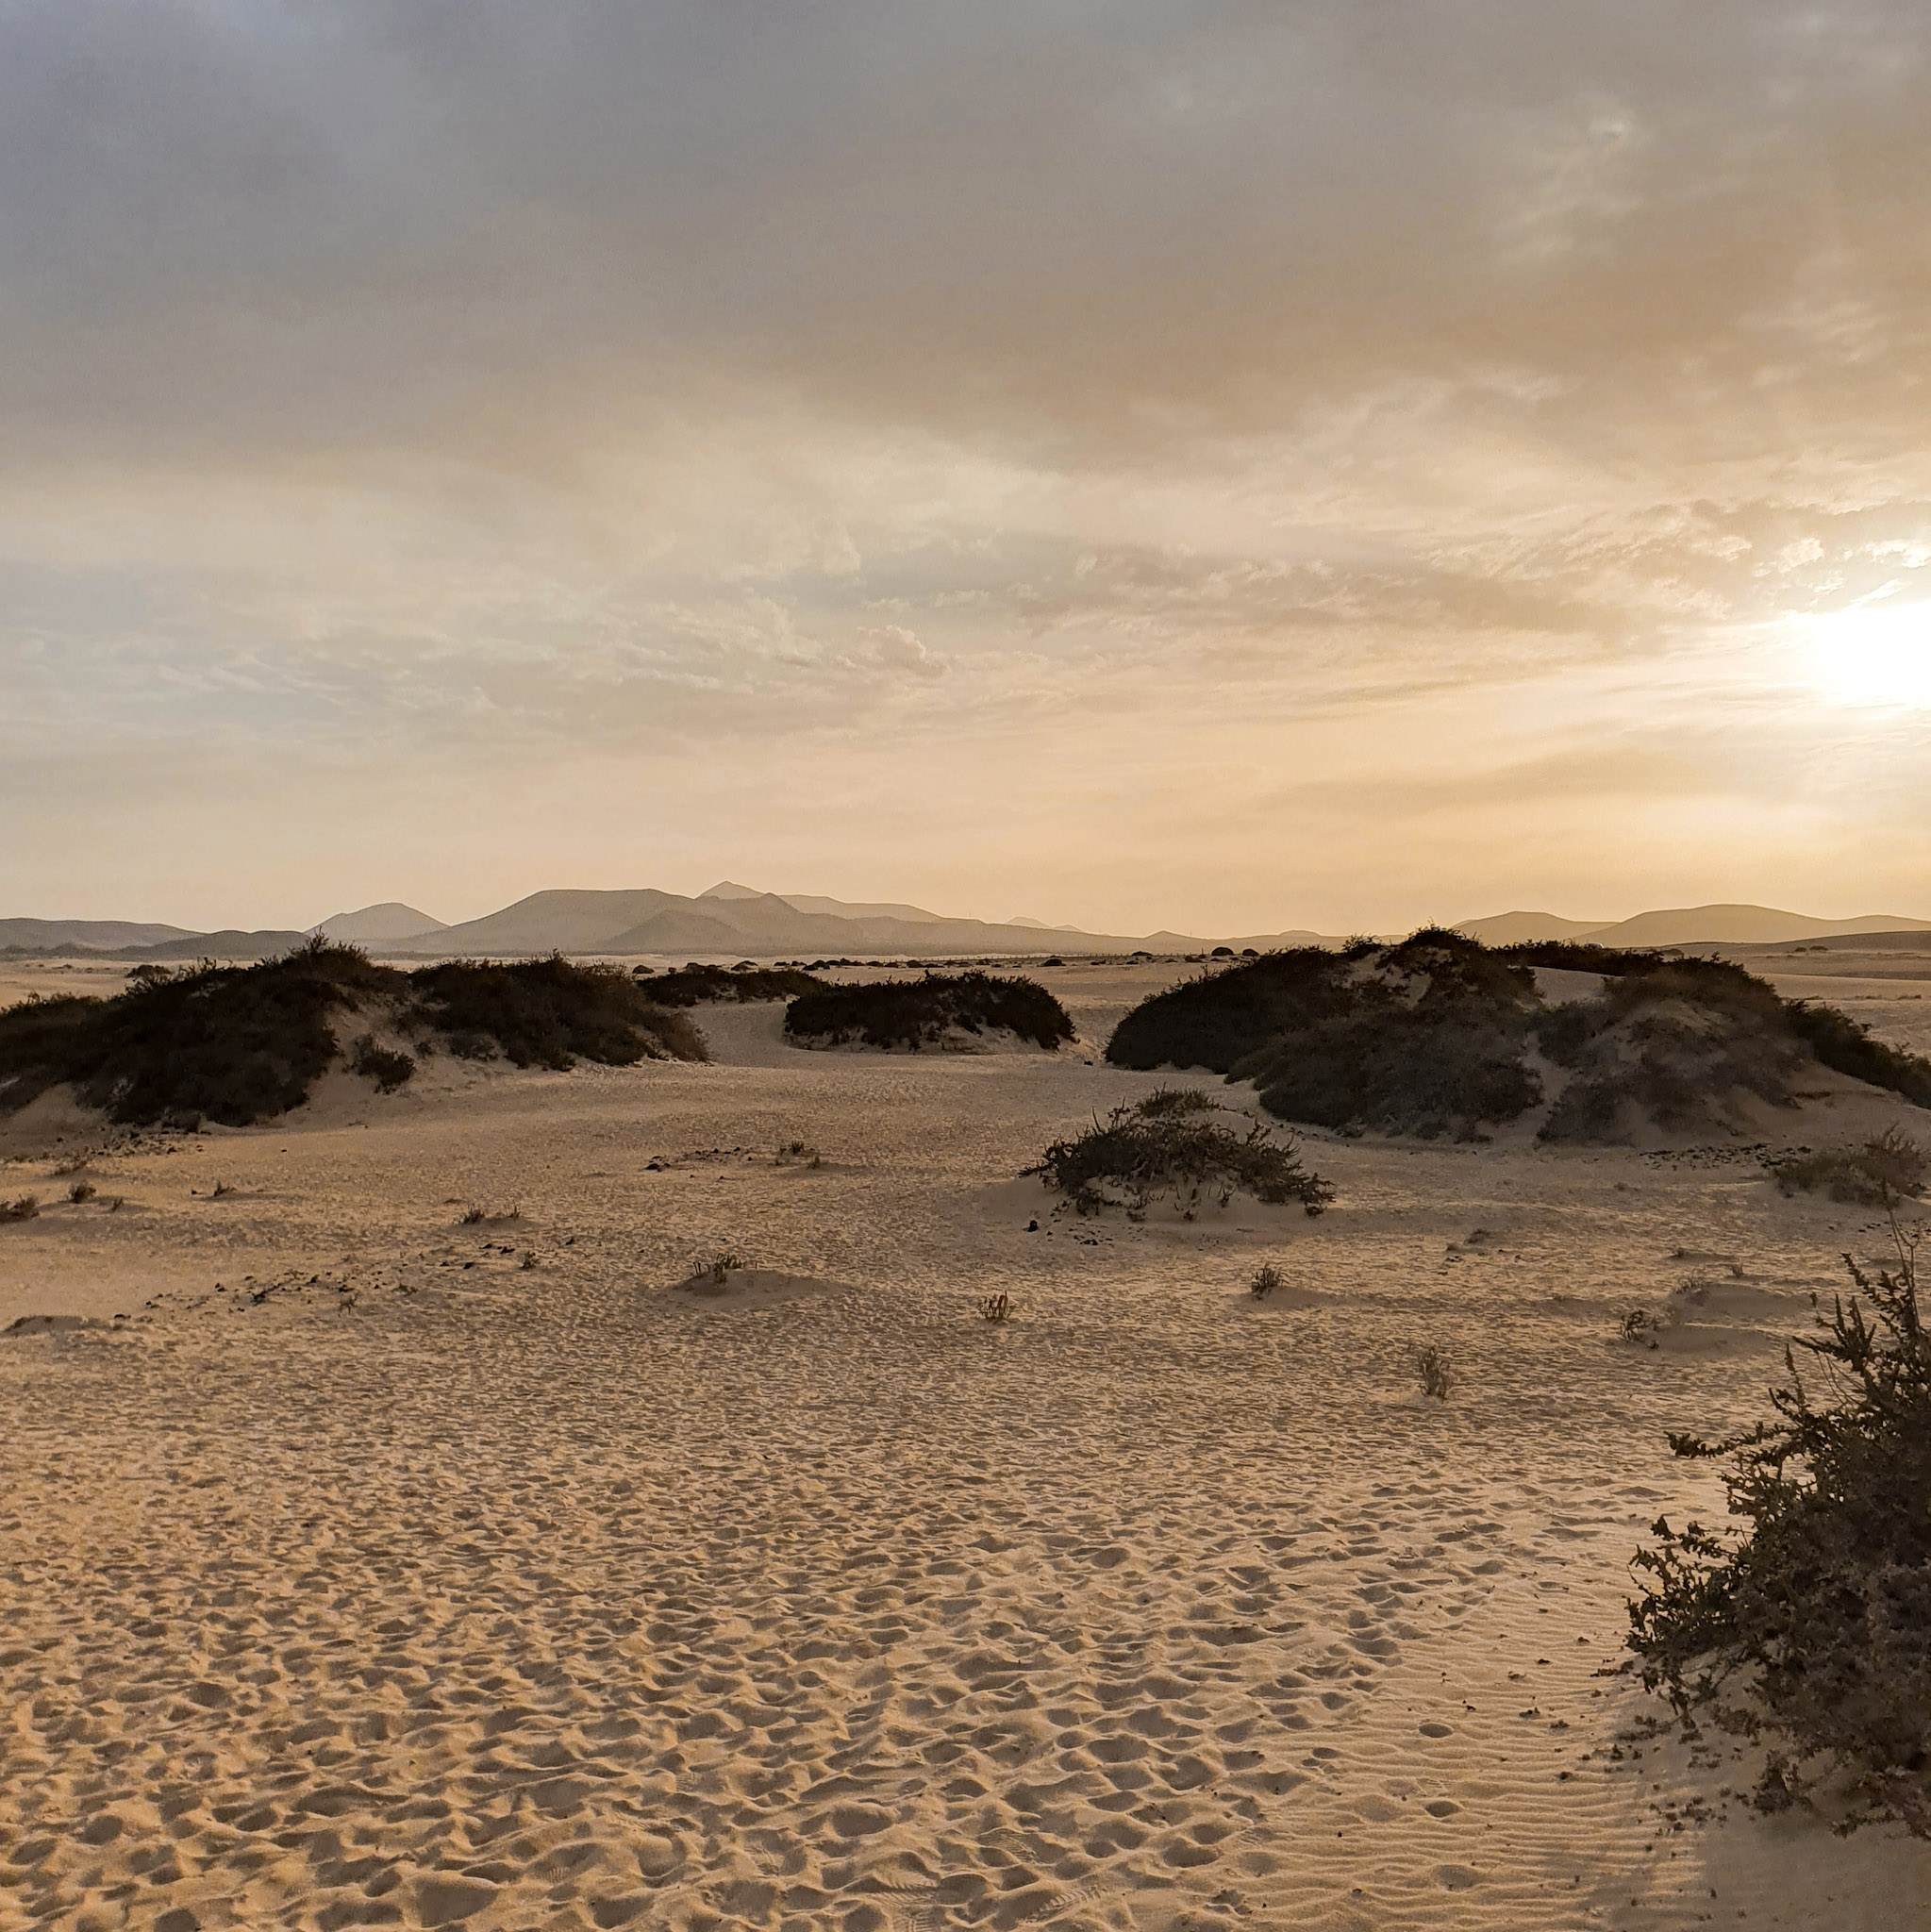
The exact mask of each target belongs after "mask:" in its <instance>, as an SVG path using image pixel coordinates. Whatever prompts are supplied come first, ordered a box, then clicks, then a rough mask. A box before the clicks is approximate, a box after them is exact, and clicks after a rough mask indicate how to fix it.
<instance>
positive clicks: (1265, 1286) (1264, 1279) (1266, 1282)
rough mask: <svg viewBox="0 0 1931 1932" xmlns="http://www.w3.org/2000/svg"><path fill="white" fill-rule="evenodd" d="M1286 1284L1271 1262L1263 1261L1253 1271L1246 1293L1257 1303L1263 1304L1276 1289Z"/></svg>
mask: <svg viewBox="0 0 1931 1932" xmlns="http://www.w3.org/2000/svg"><path fill="white" fill-rule="evenodd" d="M1286 1285H1287V1284H1286V1283H1285V1282H1284V1281H1283V1280H1282V1278H1281V1271H1280V1270H1279V1269H1278V1268H1276V1267H1275V1266H1274V1265H1273V1262H1272V1261H1263V1262H1262V1263H1261V1264H1260V1266H1259V1267H1258V1268H1257V1269H1256V1270H1255V1271H1254V1279H1253V1280H1252V1281H1250V1282H1249V1283H1248V1284H1247V1292H1248V1293H1249V1294H1251V1295H1252V1296H1253V1297H1254V1299H1255V1300H1256V1301H1257V1302H1264V1301H1265V1300H1266V1299H1267V1298H1268V1296H1269V1295H1271V1294H1273V1291H1275V1290H1276V1289H1278V1288H1284V1287H1285V1286H1286Z"/></svg>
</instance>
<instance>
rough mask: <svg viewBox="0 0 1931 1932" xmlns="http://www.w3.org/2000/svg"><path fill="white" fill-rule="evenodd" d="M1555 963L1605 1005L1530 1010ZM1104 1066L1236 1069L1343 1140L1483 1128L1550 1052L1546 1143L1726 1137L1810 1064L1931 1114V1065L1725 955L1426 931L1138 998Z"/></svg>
mask: <svg viewBox="0 0 1931 1932" xmlns="http://www.w3.org/2000/svg"><path fill="white" fill-rule="evenodd" d="M1556 964H1559V965H1561V966H1562V967H1564V968H1566V969H1570V970H1587V971H1592V972H1598V973H1601V974H1604V975H1605V978H1604V982H1603V991H1602V993H1601V994H1600V996H1599V997H1597V998H1594V999H1588V1000H1580V1001H1574V1002H1571V1003H1569V1004H1566V1005H1563V1006H1557V1007H1550V1006H1545V1005H1544V1004H1543V1003H1542V1001H1541V999H1540V995H1539V993H1538V991H1537V990H1536V984H1535V978H1534V974H1533V972H1532V971H1531V970H1530V969H1531V966H1532V965H1556ZM1538 1054H1540V1056H1542V1057H1543V1058H1541V1059H1540V1060H1539V1059H1538V1058H1537V1056H1538ZM1107 1059H1108V1060H1110V1061H1111V1062H1112V1063H1113V1064H1114V1065H1116V1066H1123V1067H1131V1068H1135V1069H1138V1070H1142V1071H1145V1070H1151V1069H1153V1068H1155V1067H1159V1066H1176V1067H1206V1068H1210V1069H1211V1070H1212V1071H1214V1072H1215V1073H1218V1074H1224V1075H1226V1076H1227V1077H1229V1078H1231V1079H1246V1080H1251V1081H1252V1082H1253V1083H1254V1085H1255V1088H1256V1090H1257V1092H1258V1094H1259V1096H1260V1101H1261V1105H1262V1106H1263V1107H1265V1108H1267V1109H1268V1111H1269V1112H1271V1113H1273V1114H1275V1115H1278V1116H1279V1117H1280V1118H1282V1119H1284V1120H1293V1121H1306V1122H1308V1123H1310V1124H1314V1125H1319V1126H1324V1127H1330V1128H1334V1129H1336V1130H1338V1131H1340V1132H1347V1133H1354V1132H1360V1131H1375V1132H1382V1133H1395V1134H1415V1135H1422V1136H1430V1137H1433V1136H1443V1135H1446V1136H1453V1137H1461V1138H1467V1137H1472V1136H1475V1135H1479V1134H1481V1133H1484V1132H1486V1131H1488V1130H1490V1128H1493V1127H1496V1126H1501V1125H1504V1124H1507V1123H1509V1122H1511V1121H1516V1120H1520V1119H1522V1118H1523V1116H1524V1115H1525V1114H1527V1113H1529V1112H1530V1110H1531V1109H1532V1108H1537V1107H1538V1106H1540V1105H1541V1104H1542V1102H1543V1101H1544V1099H1545V1096H1546V1095H1547V1093H1548V1091H1549V1090H1548V1089H1547V1088H1546V1087H1545V1084H1544V1080H1543V1073H1545V1072H1546V1071H1547V1070H1548V1063H1549V1062H1553V1063H1554V1065H1555V1067H1556V1069H1558V1070H1560V1074H1561V1075H1562V1076H1566V1077H1562V1078H1560V1080H1559V1085H1560V1091H1559V1093H1557V1094H1556V1097H1555V1099H1554V1101H1553V1104H1552V1105H1551V1106H1550V1108H1549V1111H1548V1114H1547V1117H1546V1119H1545V1120H1544V1121H1543V1122H1542V1123H1541V1124H1540V1130H1539V1132H1540V1138H1541V1139H1542V1140H1543V1141H1550V1142H1616V1141H1629V1140H1632V1139H1636V1138H1639V1137H1640V1136H1642V1135H1644V1134H1647V1133H1650V1132H1653V1131H1662V1132H1665V1133H1669V1134H1673V1135H1676V1136H1684V1135H1691V1134H1696V1135H1702V1134H1708V1135H1718V1136H1721V1135H1724V1134H1727V1133H1730V1132H1732V1131H1735V1130H1738V1129H1739V1128H1740V1126H1741V1125H1743V1124H1745V1122H1746V1121H1747V1118H1748V1106H1747V1103H1750V1102H1756V1103H1762V1104H1765V1105H1769V1106H1773V1107H1781V1106H1790V1105H1794V1103H1795V1099H1796V1091H1797V1085H1798V1083H1799V1079H1800V1076H1801V1074H1802V1071H1803V1069H1804V1068H1805V1067H1806V1066H1810V1067H1815V1066H1816V1065H1817V1064H1818V1063H1819V1062H1822V1063H1823V1065H1825V1066H1829V1067H1833V1068H1835V1069H1837V1070H1838V1071H1839V1072H1842V1073H1846V1074H1852V1075H1853V1076H1854V1077H1856V1078H1858V1079H1862V1080H1867V1081H1870V1082H1872V1083H1873V1084H1875V1085H1879V1086H1883V1087H1886V1088H1889V1089H1890V1090H1891V1091H1895V1092H1898V1093H1901V1094H1903V1095H1904V1096H1905V1097H1906V1099H1909V1100H1912V1101H1914V1102H1917V1103H1919V1104H1921V1105H1931V1061H1926V1060H1924V1059H1923V1058H1920V1057H1918V1056H1916V1055H1914V1054H1908V1053H1905V1052H1902V1051H1900V1050H1899V1049H1897V1048H1894V1047H1889V1046H1886V1045H1885V1044H1884V1043H1883V1042H1882V1041H1877V1040H1874V1039H1873V1037H1872V1036H1871V1034H1870V1032H1869V1030H1868V1029H1867V1028H1865V1027H1863V1026H1861V1025H1860V1024H1858V1023H1857V1022H1856V1021H1854V1020H1852V1019H1849V1018H1848V1017H1847V1016H1846V1015H1844V1014H1842V1013H1839V1012H1837V1011H1835V1010H1834V1009H1833V1008H1827V1007H1815V1006H1811V1005H1808V1004H1806V1003H1803V1002H1793V1001H1788V1000H1785V999H1782V998H1780V997H1779V996H1778V994H1777V992H1776V991H1775V989H1774V988H1773V987H1772V986H1770V985H1769V984H1767V983H1766V982H1765V981H1763V980H1761V979H1758V978H1756V976H1755V975H1754V974H1750V973H1747V972H1745V971H1744V970H1743V969H1742V968H1741V967H1740V966H1735V965H1731V964H1728V963H1727V962H1724V961H1722V960H1714V959H1698V958H1674V957H1671V956H1667V955H1664V954H1659V953H1639V952H1622V951H1618V950H1614V949H1611V948H1608V947H1602V946H1587V945H1582V946H1578V945H1573V944H1570V943H1567V942H1549V943H1542V944H1537V945H1533V946H1513V947H1508V948H1504V949H1500V950H1490V948H1488V947H1486V946H1483V945H1481V944H1479V943H1478V942H1477V941H1473V940H1471V939H1468V938H1466V937H1465V936H1464V935H1462V934H1460V933H1457V932H1452V931H1445V930H1443V929H1441V928H1440V927H1426V928H1423V930H1422V931H1420V932H1417V933H1413V934H1411V935H1410V936H1409V937H1408V938H1407V939H1406V940H1404V941H1401V942H1400V943H1399V944H1398V945H1391V946H1382V945H1378V944H1376V943H1375V942H1373V941H1352V942H1350V943H1349V944H1348V945H1347V946H1346V947H1343V948H1342V949H1340V951H1337V952H1328V951H1325V950H1323V949H1322V948H1319V947H1312V946H1304V947H1295V948H1292V949H1290V950H1287V951H1283V952H1279V953H1271V954H1267V955H1265V956H1263V957H1262V958H1257V959H1253V960H1249V961H1244V962H1242V963H1240V964H1237V965H1234V966H1231V967H1228V968H1225V969H1224V970H1218V971H1210V972H1208V973H1207V974H1203V975H1201V976H1200V977H1198V978H1195V979H1191V980H1187V981H1184V982H1183V983H1181V984H1180V985H1178V986H1174V987H1170V988H1168V989H1167V990H1165V991H1162V992H1158V993H1155V994H1153V995H1152V996H1151V997H1150V998H1148V999H1146V1000H1143V1001H1142V1002H1141V1003H1140V1005H1139V1006H1138V1007H1136V1008H1134V1009H1133V1010H1132V1011H1131V1012H1129V1013H1128V1014H1127V1015H1126V1016H1125V1017H1124V1019H1123V1020H1122V1021H1121V1023H1120V1024H1119V1026H1118V1027H1117V1028H1116V1029H1115V1030H1114V1033H1113V1037H1112V1039H1111V1040H1110V1041H1108V1042H1107Z"/></svg>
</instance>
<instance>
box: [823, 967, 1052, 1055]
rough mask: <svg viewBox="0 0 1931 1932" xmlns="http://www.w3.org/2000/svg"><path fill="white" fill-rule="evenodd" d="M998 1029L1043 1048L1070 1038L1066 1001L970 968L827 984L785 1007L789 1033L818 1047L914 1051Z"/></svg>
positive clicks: (1031, 984)
mask: <svg viewBox="0 0 1931 1932" xmlns="http://www.w3.org/2000/svg"><path fill="white" fill-rule="evenodd" d="M1000 1031H1007V1032H1011V1033H1014V1034H1016V1035H1018V1037H1019V1038H1020V1039H1022V1040H1027V1041H1032V1043H1033V1044H1034V1045H1035V1046H1040V1047H1043V1048H1044V1049H1045V1050H1046V1051H1047V1052H1049V1053H1052V1052H1057V1050H1058V1048H1059V1047H1060V1046H1061V1045H1062V1044H1063V1043H1064V1042H1065V1041H1069V1040H1071V1039H1072V1038H1073V1037H1074V1034H1073V1022H1072V1021H1071V1020H1070V1019H1069V1018H1068V1017H1067V1013H1066V1008H1064V1007H1062V1006H1061V1005H1060V1004H1059V1002H1058V1001H1057V999H1055V998H1054V997H1053V995H1052V994H1051V993H1050V992H1048V991H1046V989H1045V988H1044V987H1043V986H1041V985H1040V983H1039V982H1038V981H1037V980H1034V979H1025V978H1020V977H1011V978H1006V977H1001V976H999V975H996V974H990V973H981V972H978V971H976V970H974V971H972V972H967V973H954V974H945V973H927V974H925V975H924V978H922V979H910V980H904V979H880V980H868V981H865V982H863V983H862V984H859V985H857V986H828V987H824V988H822V989H821V990H820V991H815V992H809V993H805V994H802V995H801V996H800V997H798V998H797V999H794V1000H793V1001H792V1002H791V1005H790V1006H789V1007H788V1008H786V1009H785V1032H786V1034H787V1035H788V1036H789V1037H790V1038H791V1039H793V1040H800V1041H810V1042H812V1043H814V1044H820V1045H825V1046H843V1045H849V1044H852V1043H857V1044H859V1045H863V1046H873V1047H880V1048H886V1049H891V1048H894V1047H907V1048H909V1049H910V1050H911V1051H913V1052H914V1053H916V1052H918V1051H920V1050H921V1049H923V1048H924V1047H928V1046H938V1045H940V1044H941V1043H942V1042H943V1041H946V1040H947V1039H949V1038H951V1037H953V1036H955V1035H957V1034H960V1033H967V1034H976V1033H986V1032H1000Z"/></svg>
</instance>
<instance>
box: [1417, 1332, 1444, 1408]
mask: <svg viewBox="0 0 1931 1932" xmlns="http://www.w3.org/2000/svg"><path fill="white" fill-rule="evenodd" d="M1408 1359H1409V1361H1410V1362H1411V1363H1412V1364H1413V1366H1414V1371H1415V1379H1416V1380H1417V1381H1419V1382H1420V1383H1421V1385H1422V1393H1423V1395H1426V1396H1430V1397H1432V1398H1433V1399H1434V1400H1435V1401H1437V1402H1446V1401H1447V1400H1448V1391H1450V1390H1451V1389H1453V1388H1454V1387H1455V1375H1454V1372H1453V1371H1452V1370H1451V1369H1450V1368H1449V1366H1448V1357H1446V1356H1445V1355H1443V1354H1442V1352H1441V1351H1440V1349H1439V1348H1438V1347H1436V1345H1435V1344H1434V1343H1433V1342H1432V1341H1424V1342H1421V1343H1419V1344H1417V1346H1416V1347H1415V1348H1414V1349H1413V1350H1412V1351H1411V1353H1410V1355H1409V1357H1408Z"/></svg>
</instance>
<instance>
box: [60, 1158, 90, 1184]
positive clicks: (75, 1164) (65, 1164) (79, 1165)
mask: <svg viewBox="0 0 1931 1932" xmlns="http://www.w3.org/2000/svg"><path fill="white" fill-rule="evenodd" d="M86 1172H87V1156H86V1155H85V1154H73V1155H69V1156H68V1158H66V1159H65V1160H62V1161H58V1162H57V1163H56V1165H55V1167H54V1169H53V1174H54V1178H55V1179H56V1180H61V1181H64V1180H65V1179H66V1178H67V1176H68V1175H69V1174H85V1173H86Z"/></svg>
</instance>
